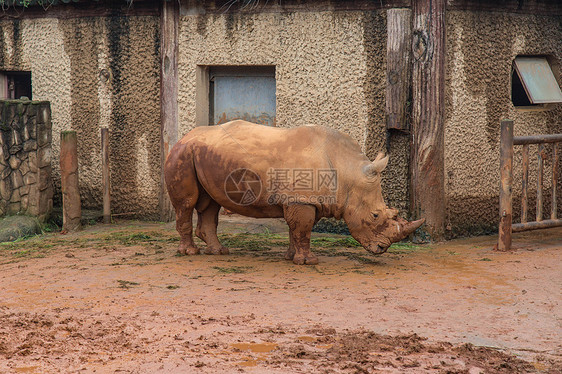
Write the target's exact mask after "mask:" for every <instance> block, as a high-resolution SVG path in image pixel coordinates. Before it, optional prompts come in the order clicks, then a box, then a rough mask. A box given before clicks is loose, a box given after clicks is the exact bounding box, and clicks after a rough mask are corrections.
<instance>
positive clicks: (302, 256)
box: [284, 204, 318, 265]
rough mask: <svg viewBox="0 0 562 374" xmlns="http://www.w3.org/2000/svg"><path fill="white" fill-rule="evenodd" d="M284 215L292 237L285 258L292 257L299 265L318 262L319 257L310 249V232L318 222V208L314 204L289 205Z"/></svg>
mask: <svg viewBox="0 0 562 374" xmlns="http://www.w3.org/2000/svg"><path fill="white" fill-rule="evenodd" d="M284 215H285V220H286V221H287V225H288V226H289V237H290V244H289V250H288V251H287V253H286V254H285V258H286V259H292V260H293V263H295V264H297V265H304V264H306V265H316V264H318V257H316V256H315V255H314V254H313V253H312V252H311V251H310V234H311V232H312V227H313V226H314V223H316V208H315V207H314V206H312V205H297V204H294V205H288V206H286V207H285V208H284ZM291 257H292V258H291Z"/></svg>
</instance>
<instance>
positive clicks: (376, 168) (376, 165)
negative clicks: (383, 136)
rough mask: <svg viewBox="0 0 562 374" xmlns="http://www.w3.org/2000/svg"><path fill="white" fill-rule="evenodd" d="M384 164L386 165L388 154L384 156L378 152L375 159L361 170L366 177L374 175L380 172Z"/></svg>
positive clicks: (384, 166)
mask: <svg viewBox="0 0 562 374" xmlns="http://www.w3.org/2000/svg"><path fill="white" fill-rule="evenodd" d="M386 165H388V156H386V157H385V156H384V154H383V153H382V152H379V154H378V155H377V157H376V158H375V161H373V162H371V163H370V164H369V165H367V166H365V168H364V170H363V171H364V172H365V175H366V176H367V177H374V176H375V175H377V174H380V173H381V172H382V171H383V170H384V168H386Z"/></svg>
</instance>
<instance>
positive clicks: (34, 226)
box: [0, 216, 41, 242]
mask: <svg viewBox="0 0 562 374" xmlns="http://www.w3.org/2000/svg"><path fill="white" fill-rule="evenodd" d="M36 234H41V226H40V225H39V221H38V220H37V219H36V218H33V217H27V216H11V217H5V218H3V219H0V242H7V241H13V240H16V239H18V238H21V237H23V236H29V235H36Z"/></svg>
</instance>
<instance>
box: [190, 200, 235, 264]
mask: <svg viewBox="0 0 562 374" xmlns="http://www.w3.org/2000/svg"><path fill="white" fill-rule="evenodd" d="M206 198H208V199H209V202H208V204H204V209H202V210H199V203H197V208H198V209H197V228H196V229H195V235H197V237H198V238H200V239H201V240H203V241H204V242H205V243H207V249H205V254H208V255H227V254H228V253H229V251H228V248H226V247H223V245H222V244H221V243H220V241H219V238H218V237H217V225H218V224H219V211H220V209H221V206H220V205H219V204H218V203H217V202H216V201H214V200H213V199H211V198H210V197H206Z"/></svg>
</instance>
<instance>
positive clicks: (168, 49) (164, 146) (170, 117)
mask: <svg viewBox="0 0 562 374" xmlns="http://www.w3.org/2000/svg"><path fill="white" fill-rule="evenodd" d="M179 18H180V9H179V4H178V1H176V0H172V1H162V13H161V16H160V38H161V56H160V58H161V60H160V113H161V114H160V115H161V125H160V126H161V127H160V161H161V162H160V166H161V173H160V174H161V177H160V198H159V199H160V219H161V220H162V221H164V222H168V221H171V220H173V219H174V209H173V207H172V204H171V203H170V198H169V197H168V191H167V189H166V182H165V180H164V163H165V162H166V157H167V156H168V153H169V151H170V148H171V147H173V146H174V144H176V142H177V141H178V34H179Z"/></svg>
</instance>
